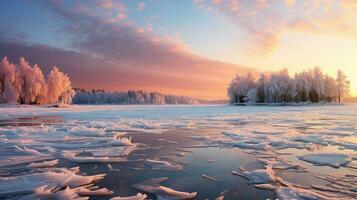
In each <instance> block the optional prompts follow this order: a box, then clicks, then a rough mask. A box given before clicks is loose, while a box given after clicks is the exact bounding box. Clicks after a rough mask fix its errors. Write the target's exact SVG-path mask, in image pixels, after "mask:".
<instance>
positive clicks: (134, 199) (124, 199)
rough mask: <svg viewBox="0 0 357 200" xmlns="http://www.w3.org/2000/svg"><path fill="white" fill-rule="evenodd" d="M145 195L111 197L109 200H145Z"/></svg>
mask: <svg viewBox="0 0 357 200" xmlns="http://www.w3.org/2000/svg"><path fill="white" fill-rule="evenodd" d="M146 197H147V196H146V194H141V193H138V194H137V195H136V196H130V197H113V198H111V199H110V200H144V199H146Z"/></svg>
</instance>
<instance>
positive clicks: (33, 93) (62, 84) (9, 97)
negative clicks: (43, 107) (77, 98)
mask: <svg viewBox="0 0 357 200" xmlns="http://www.w3.org/2000/svg"><path fill="white" fill-rule="evenodd" d="M74 95H75V91H74V90H73V89H72V87H71V81H70V79H69V77H68V76H67V74H64V73H63V72H61V71H60V70H59V69H58V68H57V67H56V66H54V67H53V69H52V70H51V72H50V73H49V74H48V76H47V80H46V79H45V77H44V75H43V73H42V70H41V69H40V67H39V66H38V65H34V66H31V65H30V64H29V62H28V61H26V59H25V58H24V57H21V58H20V60H19V63H18V64H14V63H11V62H10V61H9V60H8V58H7V57H4V58H3V59H2V61H1V63H0V103H8V104H16V103H20V104H55V103H65V104H68V103H71V102H72V98H73V96H74Z"/></svg>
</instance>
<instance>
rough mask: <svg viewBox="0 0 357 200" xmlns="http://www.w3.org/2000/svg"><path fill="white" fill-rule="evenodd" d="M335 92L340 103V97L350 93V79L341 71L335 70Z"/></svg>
mask: <svg viewBox="0 0 357 200" xmlns="http://www.w3.org/2000/svg"><path fill="white" fill-rule="evenodd" d="M336 81H337V92H338V102H339V103H341V99H342V98H343V97H345V96H348V95H349V94H350V81H349V80H347V77H346V75H345V74H344V73H343V72H342V71H341V70H338V71H337V79H336Z"/></svg>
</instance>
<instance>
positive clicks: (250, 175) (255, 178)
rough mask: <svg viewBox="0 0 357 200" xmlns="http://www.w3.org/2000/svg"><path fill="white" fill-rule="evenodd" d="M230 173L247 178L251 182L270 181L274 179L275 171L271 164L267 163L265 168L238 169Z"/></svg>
mask: <svg viewBox="0 0 357 200" xmlns="http://www.w3.org/2000/svg"><path fill="white" fill-rule="evenodd" d="M232 173H233V174H234V175H238V176H242V177H244V178H246V179H248V180H249V182H250V183H253V184H261V183H271V182H275V181H276V176H275V172H274V171H273V168H272V166H271V165H268V166H267V167H266V169H257V170H252V171H248V170H244V169H241V170H240V171H232Z"/></svg>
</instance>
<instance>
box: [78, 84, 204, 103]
mask: <svg viewBox="0 0 357 200" xmlns="http://www.w3.org/2000/svg"><path fill="white" fill-rule="evenodd" d="M75 91H76V95H75V96H74V97H73V103H74V104H198V103H200V100H199V99H195V98H190V97H187V96H174V95H164V94H161V93H157V92H145V91H141V90H138V91H134V90H129V91H127V92H109V91H105V90H101V89H92V90H86V89H83V88H76V89H75Z"/></svg>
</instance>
